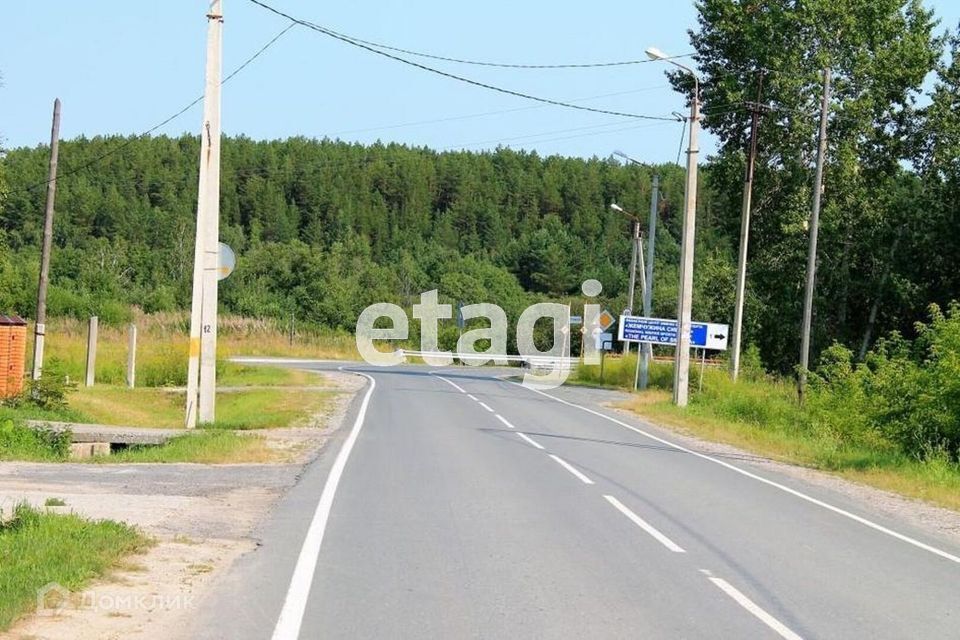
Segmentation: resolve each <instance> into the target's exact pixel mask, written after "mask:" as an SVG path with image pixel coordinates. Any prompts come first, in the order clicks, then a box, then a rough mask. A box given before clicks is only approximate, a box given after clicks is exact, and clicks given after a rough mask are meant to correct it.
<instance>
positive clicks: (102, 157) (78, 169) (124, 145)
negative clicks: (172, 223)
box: [9, 24, 294, 194]
mask: <svg viewBox="0 0 960 640" xmlns="http://www.w3.org/2000/svg"><path fill="white" fill-rule="evenodd" d="M293 27H294V25H293V24H289V25H287V27H286V28H285V29H283V30H282V31H280V32H279V33H278V34H277V35H275V36H274V37H273V38H271V39H270V41H269V42H267V43H266V44H265V45H263V46H262V47H260V49H258V50H257V52H256V53H254V54H253V55H252V56H250V57H249V58H247V59H246V60H244V62H243V63H242V64H241V65H240V66H239V67H237V68H236V69H234V70H233V71H232V72H230V74H229V75H228V76H227V77H225V78H224V79H223V80H222V81H221V82H220V85H221V86H222V85H224V84H226V83H227V82H229V81H230V80H231V79H232V78H233V77H234V76H236V75H237V74H238V73H240V72H241V71H243V70H244V69H245V68H246V67H247V66H248V65H249V64H250V63H252V62H253V61H254V60H256V59H257V58H259V57H260V56H261V55H262V54H263V52H265V51H266V50H267V49H269V48H270V47H272V46H273V44H274V43H275V42H276V41H277V40H279V39H280V38H281V37H283V35H284V34H286V33H287V32H288V31H290V29H292V28H293ZM201 100H203V96H202V95H201V96H198V97H197V98H195V99H194V100H193V101H192V102H190V104H188V105H187V106H185V107H183V108H182V109H180V110H179V111H177V112H176V113H174V114H173V115H172V116H170V117H168V118H166V119H164V120H163V121H161V122H159V123H157V124H155V125H153V126H152V127H150V128H149V129H147V130H146V131H143V132H142V133H139V134H137V135H135V136H133V137H131V138H128V139H127V140H124V141H123V142H122V143H120V144H119V145H117V146H115V147H113V148H112V149H110V150H109V151H106V152H104V153H103V154H101V155H99V156H97V157H95V158H93V159H92V160H88V161H87V162H84V163H83V164H81V165H80V166H78V167H74V168H72V169H68V170H67V171H63V172H60V173H58V174H57V178H56V179H58V180H59V179H62V178H66V177H69V176H72V175H75V174H77V173H79V172H81V171H83V170H84V169H87V168H89V167H91V166H93V165H95V164H97V163H99V162H101V161H103V160H105V159H107V158H108V157H110V156H112V155H114V154H115V153H118V152H120V151H122V150H123V149H125V148H127V147H128V146H130V145H131V144H133V143H134V141H135V140H137V139H138V138H143V137H144V136H148V135H150V134H151V133H153V132H154V131H156V130H157V129H160V128H161V127H164V126H165V125H167V124H169V123H171V122H173V121H174V120H176V119H177V118H179V117H180V116H182V115H183V114H185V113H186V112H187V111H189V110H190V109H192V108H193V107H195V106H196V105H197V104H198V103H199V102H200V101H201ZM49 182H50V180H44V181H43V182H38V183H36V184H33V185H29V186H26V187H21V188H20V189H17V190H15V191H11V192H9V193H11V194H13V193H20V192H24V191H30V190H32V189H36V188H37V187H45V186H46V185H47V184H48V183H49Z"/></svg>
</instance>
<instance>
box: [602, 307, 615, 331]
mask: <svg viewBox="0 0 960 640" xmlns="http://www.w3.org/2000/svg"><path fill="white" fill-rule="evenodd" d="M616 321H617V319H616V318H615V317H614V315H613V314H612V313H610V312H609V311H607V310H604V311H603V313H601V314H600V328H601V329H603V330H604V331H606V330H607V329H609V328H610V327H612V326H613V323H614V322H616Z"/></svg>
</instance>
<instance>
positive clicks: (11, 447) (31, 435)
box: [0, 419, 72, 461]
mask: <svg viewBox="0 0 960 640" xmlns="http://www.w3.org/2000/svg"><path fill="white" fill-rule="evenodd" d="M71 438H72V434H71V433H70V431H69V430H65V431H53V430H52V429H33V428H30V427H27V426H26V425H24V424H23V423H22V422H19V421H14V420H10V419H7V420H3V421H2V422H0V460H40V461H50V460H63V459H65V458H66V457H67V455H68V454H69V452H70V441H71Z"/></svg>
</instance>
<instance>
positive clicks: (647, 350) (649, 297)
mask: <svg viewBox="0 0 960 640" xmlns="http://www.w3.org/2000/svg"><path fill="white" fill-rule="evenodd" d="M613 155H615V156H618V157H620V158H623V159H624V160H626V161H627V162H630V163H633V164H635V165H638V166H642V165H643V163H641V162H640V161H639V160H634V159H633V158H631V157H630V156H628V155H627V154H625V153H624V152H623V151H620V150H619V149H618V150H616V151H614V152H613ZM659 196H660V175H659V174H654V176H653V186H652V187H651V191H650V220H649V223H648V224H647V261H646V264H645V265H644V266H645V269H646V282H645V283H644V287H643V315H644V316H646V317H648V318H649V317H651V316H652V315H653V257H654V251H655V250H656V243H657V205H658V198H659ZM652 359H653V347H652V345H650V344H649V343H647V344H646V345H645V346H644V348H643V349H642V350H641V355H640V375H639V378H640V388H641V389H646V388H647V380H648V378H649V371H650V360H652Z"/></svg>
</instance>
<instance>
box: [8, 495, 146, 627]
mask: <svg viewBox="0 0 960 640" xmlns="http://www.w3.org/2000/svg"><path fill="white" fill-rule="evenodd" d="M4 515H6V514H4ZM149 545H150V541H149V540H148V539H147V538H146V537H144V536H143V535H142V534H141V533H139V532H138V531H137V530H136V529H133V528H132V527H130V526H128V525H125V524H121V523H118V522H112V521H108V520H101V521H97V522H94V521H90V520H86V519H84V518H81V517H79V516H76V515H66V514H51V513H43V512H40V511H37V510H35V509H32V508H30V507H27V506H25V505H20V506H17V507H16V508H15V510H14V512H13V518H12V519H11V520H9V521H8V522H5V523H4V524H2V525H0V630H6V629H8V628H9V627H10V625H11V624H12V623H13V622H14V621H15V620H16V619H17V618H19V617H20V616H22V615H23V614H25V613H28V612H30V611H32V610H33V608H34V607H35V606H36V603H37V590H38V589H41V588H42V587H44V586H46V585H48V584H50V583H57V584H59V585H61V586H63V587H64V588H66V589H68V590H70V591H78V590H81V589H83V588H84V587H85V586H86V585H88V584H89V583H90V582H91V581H92V580H94V579H96V578H99V577H102V576H104V575H105V574H108V573H109V572H110V571H111V570H112V569H115V568H118V567H119V566H120V563H121V562H122V561H123V559H124V558H126V557H127V556H129V555H131V554H135V553H142V552H143V551H144V550H145V549H146V548H147V547H148V546H149ZM51 604H54V603H51Z"/></svg>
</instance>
